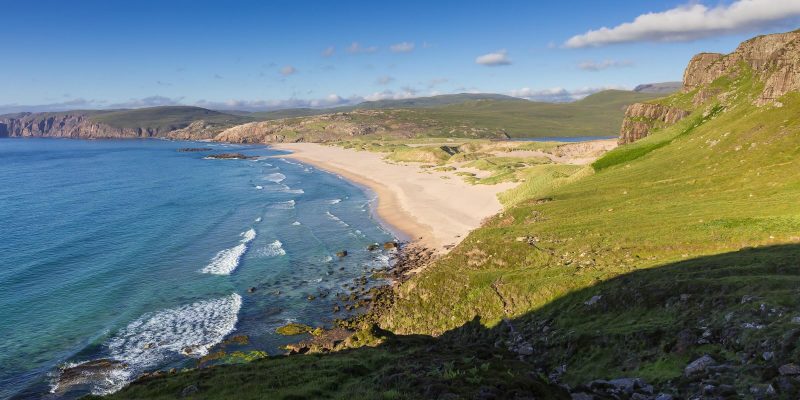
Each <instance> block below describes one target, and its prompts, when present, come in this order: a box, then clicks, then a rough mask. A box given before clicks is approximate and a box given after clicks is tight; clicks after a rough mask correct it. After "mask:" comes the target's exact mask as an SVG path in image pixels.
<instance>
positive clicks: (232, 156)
mask: <svg viewBox="0 0 800 400" xmlns="http://www.w3.org/2000/svg"><path fill="white" fill-rule="evenodd" d="M206 158H210V159H214V160H252V159H254V158H258V157H256V156H247V155H244V154H242V153H220V154H210V155H208V156H206Z"/></svg>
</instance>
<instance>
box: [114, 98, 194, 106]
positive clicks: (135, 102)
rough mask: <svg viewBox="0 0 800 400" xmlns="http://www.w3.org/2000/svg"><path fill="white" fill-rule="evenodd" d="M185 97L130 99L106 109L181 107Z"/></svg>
mask: <svg viewBox="0 0 800 400" xmlns="http://www.w3.org/2000/svg"><path fill="white" fill-rule="evenodd" d="M181 101H183V97H166V96H148V97H143V98H140V99H129V100H128V101H123V102H120V103H113V104H110V105H108V106H107V107H105V108H142V107H158V106H176V105H180V104H181Z"/></svg>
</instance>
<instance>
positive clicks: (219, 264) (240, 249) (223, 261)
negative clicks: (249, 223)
mask: <svg viewBox="0 0 800 400" xmlns="http://www.w3.org/2000/svg"><path fill="white" fill-rule="evenodd" d="M241 236H242V240H241V241H240V242H239V244H238V245H236V246H233V247H231V248H229V249H225V250H221V251H220V252H218V253H217V255H215V256H214V258H212V259H211V262H210V263H209V264H208V265H206V266H205V267H204V268H203V269H202V270H200V272H202V273H204V274H215V275H230V274H231V272H233V270H235V269H236V267H238V266H239V261H240V260H241V259H242V255H244V253H245V251H247V244H248V243H250V242H251V241H252V240H253V239H255V238H256V231H255V229H250V230H248V231H246V232H242V233H241Z"/></svg>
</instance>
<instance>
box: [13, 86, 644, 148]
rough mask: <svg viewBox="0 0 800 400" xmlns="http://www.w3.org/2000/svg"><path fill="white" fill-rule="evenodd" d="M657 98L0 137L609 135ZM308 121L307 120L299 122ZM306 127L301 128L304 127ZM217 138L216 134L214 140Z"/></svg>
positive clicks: (364, 110)
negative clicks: (631, 110)
mask: <svg viewBox="0 0 800 400" xmlns="http://www.w3.org/2000/svg"><path fill="white" fill-rule="evenodd" d="M657 96H658V94H654V93H647V92H635V91H626V90H606V91H603V92H599V93H595V94H593V95H591V96H588V97H586V98H584V99H582V100H578V101H575V102H571V103H546V102H536V101H529V100H524V99H519V98H516V97H510V96H504V95H499V94H486V93H477V94H473V93H461V94H452V95H441V96H431V97H420V98H414V99H403V100H381V101H371V102H364V103H361V104H358V105H355V106H348V107H335V108H327V109H311V108H296V109H286V110H276V111H269V112H256V113H246V112H235V111H231V112H222V111H214V110H208V109H205V108H201V107H190V106H164V107H149V108H140V109H131V110H128V109H125V110H88V111H87V110H82V111H66V112H58V113H35V114H30V113H21V114H14V115H8V116H4V118H0V125H2V126H0V136H59V137H77V138H80V137H87V138H115V137H119V138H137V137H169V138H178V139H214V138H217V137H218V135H221V134H222V132H223V131H225V130H227V129H229V128H233V127H236V126H238V125H243V124H247V123H249V122H259V121H267V122H269V121H273V122H274V123H261V122H259V123H258V124H257V125H254V124H248V125H247V126H246V127H244V129H237V130H236V131H235V133H233V132H229V134H226V135H224V136H223V137H224V138H225V139H224V140H232V141H244V142H249V143H253V142H274V141H294V140H304V141H332V140H339V139H340V138H345V137H346V138H349V137H352V136H353V135H359V136H367V135H372V136H375V137H388V138H391V137H395V138H396V137H403V138H409V137H434V136H436V137H470V138H507V137H520V138H521V137H541V136H614V135H616V134H617V132H618V130H619V125H620V123H621V122H622V119H623V114H624V109H625V107H626V106H628V105H630V104H633V103H637V102H642V101H646V100H650V99H653V98H655V97H657ZM308 118H311V119H314V121H308V120H304V119H308ZM304 122H305V123H304ZM220 140H222V139H221V137H220Z"/></svg>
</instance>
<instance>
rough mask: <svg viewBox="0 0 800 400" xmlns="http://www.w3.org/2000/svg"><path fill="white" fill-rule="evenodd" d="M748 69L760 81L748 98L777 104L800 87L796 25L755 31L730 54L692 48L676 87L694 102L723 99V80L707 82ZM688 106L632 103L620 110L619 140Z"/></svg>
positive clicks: (637, 135) (676, 116)
mask: <svg viewBox="0 0 800 400" xmlns="http://www.w3.org/2000/svg"><path fill="white" fill-rule="evenodd" d="M748 69H749V70H750V71H752V74H753V77H754V78H755V79H758V80H759V81H760V82H761V83H763V89H762V90H761V93H759V94H758V96H757V97H756V98H755V99H754V100H753V103H754V104H755V105H757V106H767V105H774V106H778V107H780V106H782V104H781V103H780V101H779V99H780V97H781V96H783V95H785V94H787V93H789V92H792V91H798V90H800V30H798V31H793V32H787V33H778V34H773V35H764V36H758V37H755V38H753V39H750V40H747V41H744V42H742V43H741V44H740V45H739V46H738V47H737V48H736V50H735V51H734V52H732V53H730V54H719V53H700V54H697V55H696V56H694V57H692V59H691V61H689V65H688V66H687V67H686V70H685V71H684V73H683V89H682V90H681V92H682V94H684V95H690V94H691V93H694V94H693V95H691V96H692V97H691V103H692V105H693V106H694V107H695V108H697V107H700V106H702V105H703V104H706V103H707V102H708V101H710V100H719V101H720V102H723V103H724V102H725V101H726V98H727V97H728V93H726V92H725V89H724V86H722V85H720V86H717V87H715V85H712V83H714V82H715V81H716V80H718V79H719V78H722V77H729V78H734V79H735V78H737V77H741V76H742V72H744V71H746V70H748ZM690 112H691V111H690V110H683V109H679V108H676V107H671V106H667V105H661V104H657V103H656V102H653V103H636V104H633V105H631V106H629V107H628V109H627V110H626V112H625V119H624V120H623V123H622V128H621V130H620V136H619V143H620V144H626V143H631V142H634V141H636V140H639V139H641V138H643V137H645V136H647V135H648V134H649V133H650V132H651V131H652V130H654V129H658V128H662V127H665V126H669V125H671V124H674V123H675V122H677V121H679V120H680V119H682V118H684V117H685V116H687V115H689V114H690Z"/></svg>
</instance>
